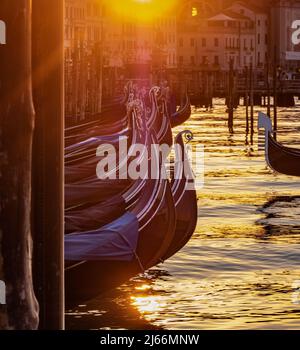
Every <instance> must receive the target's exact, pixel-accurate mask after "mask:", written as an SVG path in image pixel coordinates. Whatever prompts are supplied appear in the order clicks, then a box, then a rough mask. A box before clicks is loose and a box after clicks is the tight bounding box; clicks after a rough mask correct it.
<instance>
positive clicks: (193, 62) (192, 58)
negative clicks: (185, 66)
mask: <svg viewBox="0 0 300 350" xmlns="http://www.w3.org/2000/svg"><path fill="white" fill-rule="evenodd" d="M191 64H192V65H195V56H191Z"/></svg>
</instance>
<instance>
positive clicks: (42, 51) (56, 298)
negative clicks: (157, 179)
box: [15, 0, 64, 330]
mask: <svg viewBox="0 0 300 350" xmlns="http://www.w3.org/2000/svg"><path fill="white" fill-rule="evenodd" d="M15 1H19V0H15ZM32 3H33V48H32V52H33V64H32V66H33V87H34V90H33V100H34V106H35V111H36V129H35V135H34V177H33V194H34V195H33V200H34V212H33V214H34V215H33V224H34V252H35V253H34V280H35V290H36V293H37V298H38V301H39V304H40V329H50V330H51V329H63V327H64V284H63V277H64V268H63V264H64V261H63V233H64V226H63V222H64V197H63V188H64V176H63V167H64V164H63V135H64V95H63V91H64V81H63V77H64V69H63V66H64V65H63V62H64V59H63V58H64V52H63V33H64V30H63V29H64V27H63V22H64V18H63V14H64V9H63V6H64V1H63V0H51V1H49V0H33V1H32ZM45 14H46V15H45Z"/></svg>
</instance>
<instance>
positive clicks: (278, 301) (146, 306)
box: [66, 100, 300, 330]
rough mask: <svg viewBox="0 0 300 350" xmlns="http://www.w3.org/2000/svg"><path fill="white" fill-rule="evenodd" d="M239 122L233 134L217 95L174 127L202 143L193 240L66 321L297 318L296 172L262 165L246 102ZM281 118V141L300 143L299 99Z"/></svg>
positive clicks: (234, 322)
mask: <svg viewBox="0 0 300 350" xmlns="http://www.w3.org/2000/svg"><path fill="white" fill-rule="evenodd" d="M258 110H261V108H260V107H257V108H256V112H257V111H258ZM255 115H257V113H255ZM256 122H257V117H255V131H256V124H257V123H256ZM234 124H235V133H234V135H231V136H230V135H229V134H228V129H227V124H226V113H225V106H224V101H223V100H215V106H214V109H213V110H212V111H210V112H206V111H204V110H201V109H199V110H194V112H193V115H192V118H191V119H190V121H189V122H188V123H186V125H185V126H183V127H179V128H178V129H177V130H176V131H175V132H178V131H179V130H183V129H190V130H191V131H193V133H194V137H195V139H194V141H193V142H198V143H201V144H203V145H204V146H205V185H204V188H203V189H199V191H198V207H199V209H198V225H197V229H196V232H195V234H194V236H193V238H192V240H191V241H190V242H189V244H188V245H187V246H186V247H185V248H184V249H183V250H182V251H181V252H179V253H178V254H177V255H176V256H174V257H173V258H172V259H170V260H169V261H167V262H165V263H164V264H161V265H159V266H157V267H155V268H153V269H151V270H150V271H149V272H147V273H146V274H145V275H143V276H138V277H136V278H134V279H133V280H132V281H130V282H128V283H127V284H125V285H123V286H121V287H120V288H118V289H116V290H114V291H112V292H110V293H108V294H106V295H101V296H99V297H98V298H96V299H94V300H92V301H90V302H89V303H88V304H86V305H80V306H78V307H77V308H75V309H74V310H69V311H68V312H67V314H66V325H67V328H68V329H174V330H179V329H199V330H207V329H299V328H300V178H293V177H288V176H283V175H278V174H274V173H273V172H272V171H271V170H269V169H268V168H267V167H266V166H265V162H264V157H263V155H262V154H261V153H260V152H258V149H257V133H256V135H254V146H253V147H251V146H249V145H247V144H246V143H247V142H245V141H246V137H245V109H244V108H243V107H239V109H238V110H237V111H236V113H235V121H234ZM278 125H279V133H278V139H279V141H281V142H284V143H285V144H286V145H290V146H295V147H300V101H297V105H296V107H294V108H281V109H279V120H278Z"/></svg>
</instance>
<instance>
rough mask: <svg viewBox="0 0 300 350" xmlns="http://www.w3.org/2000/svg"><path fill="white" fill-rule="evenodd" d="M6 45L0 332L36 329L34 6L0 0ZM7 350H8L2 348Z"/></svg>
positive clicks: (1, 110)
mask: <svg viewBox="0 0 300 350" xmlns="http://www.w3.org/2000/svg"><path fill="white" fill-rule="evenodd" d="M0 19H1V20H2V21H3V22H4V23H5V26H6V44H3V45H2V44H0V280H2V281H4V282H5V283H6V292H7V295H6V303H7V304H6V305H0V329H17V330H23V329H36V328H37V326H38V305H37V302H36V299H35V296H34V292H33V284H32V266H31V261H32V235H31V222H30V216H31V176H32V172H31V170H32V137H33V128H34V110H33V104H32V90H31V53H30V47H31V1H30V0H1V1H0ZM3 347H4V346H3Z"/></svg>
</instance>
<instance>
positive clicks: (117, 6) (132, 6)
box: [106, 0, 179, 22]
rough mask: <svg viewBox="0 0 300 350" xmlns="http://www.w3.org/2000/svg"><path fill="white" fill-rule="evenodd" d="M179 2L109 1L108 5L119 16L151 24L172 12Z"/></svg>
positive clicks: (150, 0)
mask: <svg viewBox="0 0 300 350" xmlns="http://www.w3.org/2000/svg"><path fill="white" fill-rule="evenodd" d="M178 2H179V0H114V1H109V0H107V1H106V4H107V7H108V9H111V10H112V11H113V12H114V13H115V14H116V15H117V16H125V17H127V18H128V19H132V20H134V21H136V20H140V21H145V22H149V21H153V20H155V19H157V18H159V17H160V16H163V15H164V14H165V13H166V12H167V11H170V10H172V8H173V7H174V6H176V4H178Z"/></svg>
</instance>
